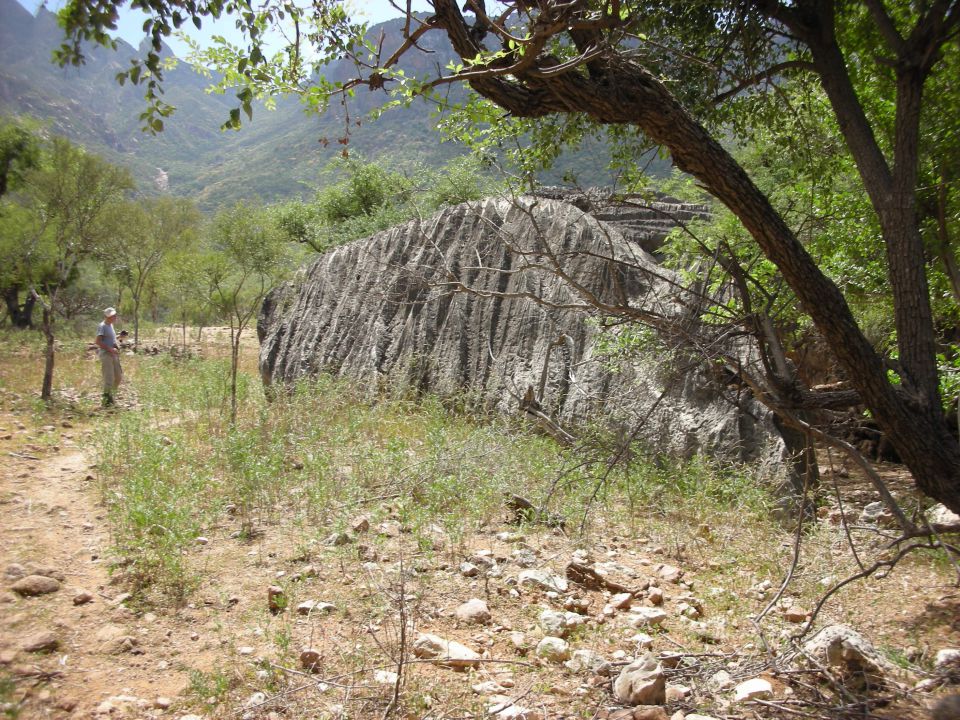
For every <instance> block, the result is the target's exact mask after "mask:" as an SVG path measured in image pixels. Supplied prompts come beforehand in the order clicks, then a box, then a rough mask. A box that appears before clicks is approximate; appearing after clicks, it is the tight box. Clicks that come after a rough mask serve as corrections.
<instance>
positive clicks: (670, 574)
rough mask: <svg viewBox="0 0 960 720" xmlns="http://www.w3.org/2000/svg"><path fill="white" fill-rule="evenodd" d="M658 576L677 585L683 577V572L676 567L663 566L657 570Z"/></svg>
mask: <svg viewBox="0 0 960 720" xmlns="http://www.w3.org/2000/svg"><path fill="white" fill-rule="evenodd" d="M657 575H659V576H660V577H662V578H663V579H664V580H666V581H667V582H668V583H675V582H679V580H680V578H681V577H683V570H681V569H680V568H678V567H676V566H674V565H661V566H660V568H659V569H658V570H657Z"/></svg>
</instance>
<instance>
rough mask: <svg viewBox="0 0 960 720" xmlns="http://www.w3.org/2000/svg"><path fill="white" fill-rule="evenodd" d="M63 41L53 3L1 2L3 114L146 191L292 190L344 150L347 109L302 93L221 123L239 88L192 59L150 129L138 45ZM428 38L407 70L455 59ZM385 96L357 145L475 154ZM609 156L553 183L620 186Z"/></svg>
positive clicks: (422, 155) (430, 155)
mask: <svg viewBox="0 0 960 720" xmlns="http://www.w3.org/2000/svg"><path fill="white" fill-rule="evenodd" d="M401 28H402V20H399V19H398V20H393V21H388V22H386V23H381V24H379V25H375V26H373V27H372V28H371V33H372V34H373V35H374V36H377V35H379V34H380V32H383V33H384V35H385V37H386V38H387V46H388V47H389V44H390V41H391V39H397V38H399V37H400V30H401ZM397 41H398V40H394V42H397ZM61 42H62V32H61V30H60V28H59V27H58V26H57V22H56V16H55V15H54V14H53V13H51V12H49V11H48V10H46V9H45V8H42V7H41V8H40V10H39V11H38V12H37V14H36V16H34V15H33V14H31V13H30V12H29V11H27V10H25V9H24V8H23V7H22V6H20V5H19V4H18V3H17V2H16V0H0V114H2V115H27V116H31V117H34V118H37V119H39V120H42V121H45V122H46V123H48V124H49V127H50V129H51V130H52V131H53V132H55V133H58V134H61V135H64V136H66V137H68V138H69V139H71V140H73V141H74V142H77V143H79V144H82V145H84V146H85V147H86V148H87V149H88V150H90V151H92V152H95V153H97V154H99V155H102V156H103V157H105V158H106V159H108V160H109V161H111V162H114V163H116V164H118V165H122V166H124V167H127V168H129V169H130V171H131V172H132V173H133V175H134V177H135V178H136V180H137V183H138V186H139V188H140V190H141V192H142V193H144V194H155V193H157V192H160V191H161V190H162V189H166V190H168V191H169V192H171V193H173V194H176V195H183V196H189V197H193V198H195V199H196V200H197V201H198V202H199V203H200V205H201V207H204V208H206V209H213V208H216V207H218V206H220V205H223V204H228V203H231V202H234V201H236V200H239V199H249V198H260V199H262V200H264V201H266V202H270V201H274V200H279V199H284V198H290V197H294V196H299V195H302V194H304V193H306V192H307V191H308V190H309V188H311V187H313V186H314V185H316V184H317V183H318V179H319V174H320V171H321V170H322V169H323V168H324V167H325V166H326V165H327V164H328V163H329V162H330V161H331V160H333V159H334V158H335V157H337V156H338V155H339V154H340V153H341V152H342V149H343V148H342V146H341V145H339V144H338V143H337V142H336V141H335V140H336V138H339V137H341V136H342V135H343V134H344V119H343V116H342V115H339V114H338V113H337V112H329V113H328V114H327V115H325V116H322V117H318V116H316V115H310V114H306V113H305V112H304V111H303V109H302V106H301V105H300V103H299V102H298V101H297V100H296V99H294V98H282V99H280V100H279V101H278V102H277V105H276V109H275V110H272V111H269V110H267V109H265V108H263V107H259V108H256V109H255V111H254V118H253V121H252V122H248V123H245V125H244V127H243V128H242V129H241V130H240V131H221V130H220V129H219V128H220V125H221V124H222V123H223V122H224V120H226V119H227V117H228V114H229V111H230V109H231V108H232V107H235V105H236V103H235V102H233V98H232V97H231V96H230V95H217V94H213V93H208V92H206V89H207V87H208V86H209V85H210V83H211V81H210V80H209V79H208V78H206V77H204V76H202V75H201V74H199V73H197V72H196V71H194V69H193V68H192V67H191V66H190V65H189V64H187V63H184V62H180V63H179V64H178V65H177V66H176V67H175V68H174V69H172V70H169V71H168V72H167V73H166V74H165V83H164V88H165V95H164V100H165V101H166V102H168V103H170V104H171V105H173V106H175V107H176V108H177V110H176V112H175V113H174V115H173V117H171V118H168V119H167V120H166V121H165V130H164V132H162V133H160V134H159V135H156V136H152V135H149V134H147V133H144V132H142V131H141V129H140V120H139V114H140V113H141V112H142V111H143V110H144V108H145V105H144V101H143V98H142V92H141V89H140V88H138V87H131V86H129V85H127V86H120V85H119V84H118V83H117V82H116V80H115V77H116V75H117V73H118V72H120V71H121V70H122V69H124V68H125V67H127V66H128V65H129V62H130V59H131V58H133V57H135V56H137V55H138V51H137V49H135V48H134V47H132V46H131V45H129V44H127V43H125V42H123V41H122V40H118V43H117V44H118V47H117V50H116V51H112V50H108V49H106V48H102V47H91V48H89V51H88V52H87V62H86V63H85V64H84V65H82V66H80V67H66V68H61V67H58V66H57V65H56V64H54V63H53V62H51V59H50V58H51V53H52V51H53V49H54V48H56V47H58V46H59V45H60V43H61ZM426 42H428V43H431V45H430V46H429V47H424V50H425V51H429V54H427V53H422V54H417V55H411V56H410V58H409V59H408V63H407V65H406V66H405V67H404V70H405V71H406V72H407V74H408V75H409V74H411V72H416V71H419V72H421V73H424V72H429V71H430V69H431V68H435V67H436V66H437V65H439V66H440V67H444V66H445V65H446V63H447V61H448V60H450V59H452V52H451V50H450V48H449V46H448V45H447V44H446V43H445V40H443V39H441V38H440V37H439V35H438V34H437V36H436V37H430V36H428V37H427V38H426ZM421 45H423V43H421ZM164 52H165V54H167V55H170V54H171V53H170V50H169V49H167V48H164ZM328 70H329V72H330V73H331V74H332V75H333V76H335V77H336V76H342V77H347V76H348V74H349V71H350V68H349V65H348V63H347V62H346V61H344V62H342V63H341V64H340V65H333V66H331V67H330V68H329V69H328ZM455 91H456V92H461V93H462V92H463V90H462V89H459V88H457V89H455ZM383 99H384V96H383V94H382V93H367V92H365V91H363V90H361V91H359V92H358V94H357V98H356V105H355V106H354V107H351V121H352V123H351V135H350V144H349V147H350V151H351V152H353V153H359V154H361V155H362V156H363V157H365V158H367V159H369V160H378V161H383V162H385V163H387V164H389V165H391V166H394V167H411V166H413V165H415V164H418V163H419V164H425V165H430V166H437V165H441V164H443V163H445V162H448V161H449V160H450V159H452V158H454V157H456V156H458V155H461V154H464V153H465V152H466V151H465V149H464V148H462V147H459V146H457V145H455V144H452V143H441V142H439V135H438V133H437V132H436V131H435V130H434V124H435V118H434V117H433V108H432V107H431V106H428V105H427V104H426V103H417V104H414V105H412V106H410V107H408V108H397V109H393V110H390V111H388V112H386V113H385V114H384V115H383V116H381V117H380V118H379V119H378V120H377V121H376V122H373V121H368V119H367V117H366V115H367V113H368V112H369V110H371V109H372V108H374V107H376V106H377V105H378V104H379V103H380V102H381V101H382V100H383ZM357 120H359V121H360V124H359V126H357V125H356V124H355V123H356V121H357ZM324 139H326V140H328V141H329V142H324V141H323V140H324ZM606 155H607V154H606V152H605V149H604V148H603V147H602V146H599V144H598V143H593V144H590V145H589V146H587V147H585V148H582V149H580V150H579V151H575V152H572V153H568V154H567V155H566V156H565V157H564V158H563V159H562V160H561V162H560V163H558V166H557V167H556V168H555V169H554V170H553V171H551V172H550V173H546V174H545V175H544V177H543V180H544V182H547V183H555V182H557V181H558V180H559V179H560V178H561V177H562V176H563V175H564V173H566V172H567V171H573V172H574V174H575V175H576V176H577V177H578V179H579V180H580V182H581V183H583V184H608V183H609V182H610V177H609V176H608V173H607V171H606V170H605V169H604V166H605V164H606V160H605V158H606ZM161 179H162V180H161ZM164 182H165V183H166V186H165V188H163V183H164Z"/></svg>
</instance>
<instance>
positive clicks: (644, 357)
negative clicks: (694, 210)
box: [257, 197, 783, 467]
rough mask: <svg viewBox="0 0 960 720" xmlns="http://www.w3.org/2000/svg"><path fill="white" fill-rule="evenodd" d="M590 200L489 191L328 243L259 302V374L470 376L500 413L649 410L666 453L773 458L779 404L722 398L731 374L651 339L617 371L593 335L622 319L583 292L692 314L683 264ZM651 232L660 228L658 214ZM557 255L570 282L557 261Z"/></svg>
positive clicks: (777, 453) (432, 388)
mask: <svg viewBox="0 0 960 720" xmlns="http://www.w3.org/2000/svg"><path fill="white" fill-rule="evenodd" d="M677 209H678V210H679V208H677ZM592 210H595V208H592ZM596 212H600V214H599V215H591V214H588V213H585V212H584V211H583V210H581V209H579V208H578V207H575V206H574V205H571V204H569V203H566V202H561V201H558V200H549V199H544V198H538V199H533V198H529V197H526V198H519V199H517V200H515V201H509V200H506V199H489V200H485V201H482V202H478V203H468V204H463V205H459V206H456V207H452V208H447V209H445V210H443V211H441V212H439V213H438V214H437V215H435V216H433V217H431V218H429V219H425V220H414V221H410V222H409V223H407V224H405V225H402V226H399V227H396V228H393V229H391V230H387V231H384V232H381V233H378V234H376V235H374V236H372V237H370V238H367V239H364V240H358V241H355V242H353V243H350V244H347V245H344V246H341V247H338V248H335V249H334V250H331V251H330V252H328V253H326V254H325V255H323V256H322V257H320V258H318V259H317V260H316V261H315V262H314V263H313V264H312V265H310V266H309V267H307V268H305V269H304V270H303V271H302V273H301V275H300V276H299V277H298V278H297V279H296V280H295V281H294V282H292V283H289V284H287V285H285V286H283V287H282V288H279V289H278V290H276V291H274V292H273V293H272V294H271V295H270V296H269V297H268V298H267V300H266V301H265V302H264V305H263V308H262V310H261V313H260V317H259V319H258V327H257V330H258V334H259V337H260V341H261V350H260V371H261V375H262V377H263V380H264V382H265V383H266V384H267V385H268V386H280V385H284V384H287V385H289V384H292V383H294V382H296V381H297V380H299V379H300V378H303V377H307V376H310V375H314V374H316V373H319V372H322V371H326V372H330V373H332V374H334V375H340V376H349V377H352V378H355V379H358V380H360V381H361V382H365V383H367V384H368V385H369V387H370V388H371V391H373V390H374V389H378V388H381V387H383V384H384V381H385V380H388V381H390V382H392V383H394V384H397V385H403V386H407V387H413V388H416V389H418V390H421V391H429V392H435V393H438V394H441V395H445V394H446V395H450V394H456V393H459V392H461V391H463V390H464V389H467V388H469V389H470V391H471V393H472V395H473V396H474V397H478V398H480V400H481V401H482V402H484V403H485V404H486V405H487V406H489V407H491V408H496V409H498V410H500V411H503V412H516V410H517V407H518V400H517V398H518V396H519V397H523V398H524V400H523V401H522V403H521V404H522V405H523V408H524V409H525V410H528V411H529V412H531V414H534V415H535V416H536V417H538V418H539V420H540V421H541V422H544V423H545V424H547V426H548V427H550V424H549V422H548V421H545V420H544V417H549V418H552V419H553V420H555V421H557V422H559V423H560V424H569V425H571V426H575V425H576V424H577V423H578V422H582V421H585V420H591V421H592V420H596V419H597V417H601V418H605V419H607V421H608V422H609V423H610V424H611V425H620V426H623V425H629V426H630V427H636V426H638V425H641V423H640V421H641V420H642V421H643V422H642V427H643V431H642V437H640V438H638V439H641V440H643V441H645V442H646V443H647V445H648V446H650V447H651V448H654V449H655V450H657V451H658V452H660V453H661V454H670V455H675V456H689V455H692V454H695V453H699V452H706V453H708V454H713V455H717V456H722V457H724V458H726V459H732V460H754V459H766V460H773V461H774V462H773V463H772V464H773V465H776V466H778V467H779V463H780V462H781V460H782V452H783V442H782V440H781V438H780V436H779V435H778V434H777V433H776V431H775V430H774V428H773V426H772V424H771V423H770V422H769V421H768V419H767V418H768V417H769V413H767V412H766V411H765V410H763V409H762V408H759V407H758V406H757V405H756V403H752V402H751V401H749V399H747V398H742V397H741V398H739V399H738V401H739V402H740V405H741V407H742V408H744V409H738V408H737V407H736V405H735V403H731V402H729V401H728V399H725V398H724V397H723V395H724V392H725V390H726V387H725V380H726V378H722V377H719V376H713V375H710V374H708V373H707V371H705V370H684V371H683V373H682V374H678V373H676V372H674V371H673V370H672V369H671V368H670V363H669V362H667V363H665V362H664V356H663V354H662V353H661V352H657V351H654V350H650V351H648V352H647V353H646V354H640V355H638V356H637V358H636V359H632V360H630V361H629V362H627V361H624V362H623V363H622V366H621V367H619V368H618V369H617V372H611V370H610V359H609V358H607V357H601V356H600V352H599V344H600V343H601V341H604V340H615V338H616V336H617V332H619V331H618V330H604V329H603V328H601V327H600V326H599V325H598V324H597V323H594V322H589V321H588V320H589V319H590V318H591V317H592V316H593V315H594V312H593V311H592V310H591V309H589V308H588V307H587V304H586V302H585V298H586V297H587V296H590V297H591V298H593V299H596V300H598V301H599V302H601V303H606V304H608V305H611V306H622V307H626V306H629V307H630V308H631V312H635V313H640V314H643V313H646V314H652V315H656V316H658V317H661V318H666V319H672V320H684V319H687V320H689V318H688V317H687V314H688V313H689V309H688V307H689V305H688V303H685V302H684V301H683V298H682V297H680V291H678V290H677V285H676V284H675V283H674V282H673V281H674V280H676V277H675V276H674V275H673V274H672V273H671V272H670V271H668V270H666V269H664V268H663V267H662V266H660V265H659V264H658V263H657V261H656V259H655V258H654V257H653V256H651V255H649V254H648V253H647V252H646V251H645V250H643V249H642V248H641V247H640V246H639V245H638V244H636V242H631V241H630V239H628V238H629V237H633V238H634V240H636V236H638V234H642V233H641V232H640V231H639V230H637V229H636V227H634V229H633V230H630V229H629V228H627V227H626V226H627V225H630V223H632V222H633V220H629V221H625V222H623V223H621V227H622V228H623V229H624V230H625V231H626V233H624V232H622V231H621V229H619V228H618V226H617V225H615V224H612V223H610V222H606V221H604V220H601V219H598V218H600V217H605V215H604V214H603V212H601V211H599V210H597V211H596ZM614 214H615V213H614ZM653 215H656V216H657V222H658V223H661V224H662V223H663V220H664V219H665V218H666V216H665V215H664V213H663V212H662V210H661V211H658V210H654V211H653ZM610 219H612V220H616V218H610ZM653 234H654V235H656V236H657V237H659V238H662V237H663V235H664V234H665V233H664V228H659V229H658V230H656V232H655V233H653ZM650 247H653V245H650ZM557 258H562V262H561V261H559V260H558V261H557V262H558V263H560V264H562V269H563V272H564V273H565V274H567V275H568V277H570V278H572V279H573V280H574V281H575V284H576V285H577V287H576V288H574V287H573V285H571V283H569V282H567V281H566V280H564V279H562V278H561V277H558V274H557V273H556V272H554V271H552V269H551V268H550V267H549V266H550V265H551V263H553V262H554V260H556V259H557ZM465 289H469V290H475V291H477V292H466V291H464V290H465ZM533 296H536V297H539V298H542V299H543V300H544V301H545V302H546V303H547V304H549V306H550V307H547V305H544V304H540V303H537V302H535V301H533V300H531V299H530V298H531V297H533ZM744 403H746V404H744ZM552 430H553V431H554V432H555V433H556V428H555V427H553V428H552Z"/></svg>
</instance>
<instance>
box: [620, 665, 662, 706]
mask: <svg viewBox="0 0 960 720" xmlns="http://www.w3.org/2000/svg"><path fill="white" fill-rule="evenodd" d="M666 686H667V681H666V678H665V677H664V674H663V668H662V667H660V663H659V662H657V659H656V658H655V657H654V656H653V654H651V653H646V654H645V655H644V656H643V657H641V658H638V659H637V660H635V661H633V662H632V663H630V664H629V665H627V666H626V667H625V668H623V670H621V671H620V675H619V676H617V679H616V680H615V681H614V683H613V695H614V697H615V698H616V699H617V701H618V702H621V703H623V704H624V705H662V704H663V703H664V702H666V699H667V696H666Z"/></svg>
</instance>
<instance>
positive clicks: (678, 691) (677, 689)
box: [667, 685, 693, 703]
mask: <svg viewBox="0 0 960 720" xmlns="http://www.w3.org/2000/svg"><path fill="white" fill-rule="evenodd" d="M691 692H693V691H692V690H691V689H690V688H688V687H687V686H686V685H667V702H668V703H673V702H680V701H681V700H686V699H687V698H688V697H690V693H691Z"/></svg>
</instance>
